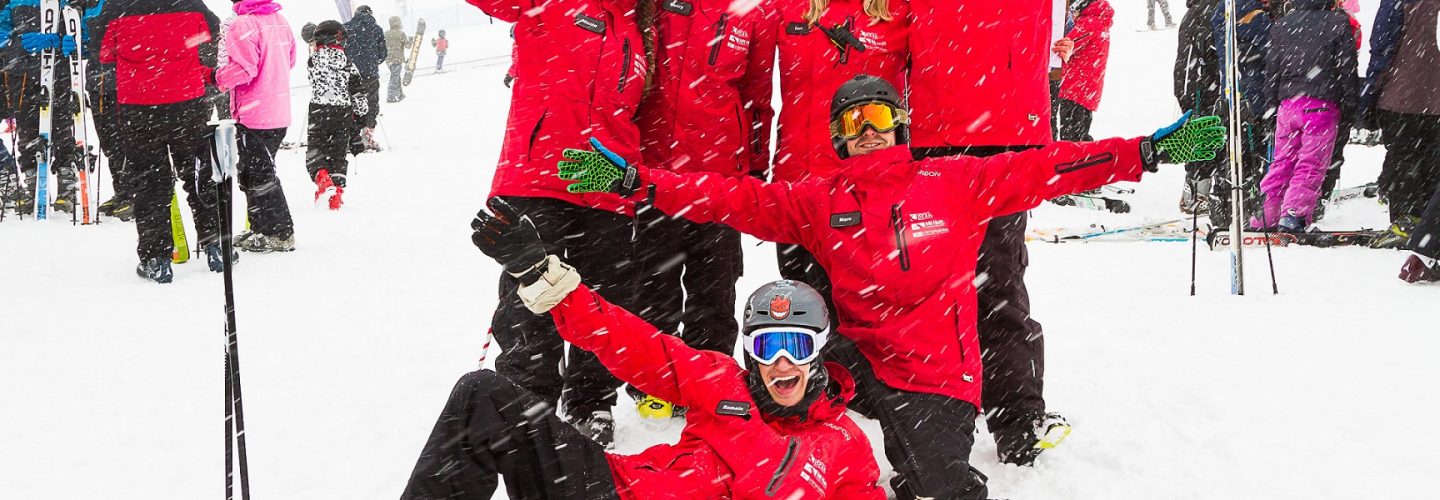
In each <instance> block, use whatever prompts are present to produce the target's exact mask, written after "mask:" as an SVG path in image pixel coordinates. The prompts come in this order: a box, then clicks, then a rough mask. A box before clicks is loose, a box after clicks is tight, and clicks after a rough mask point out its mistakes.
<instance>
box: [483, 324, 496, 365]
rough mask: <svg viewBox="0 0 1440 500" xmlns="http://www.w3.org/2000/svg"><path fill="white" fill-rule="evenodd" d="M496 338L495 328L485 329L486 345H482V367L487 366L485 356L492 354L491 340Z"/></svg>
mask: <svg viewBox="0 0 1440 500" xmlns="http://www.w3.org/2000/svg"><path fill="white" fill-rule="evenodd" d="M494 338H495V329H494V328H486V329H485V345H483V346H481V347H480V368H482V369H483V368H485V357H486V356H487V355H489V354H490V341H491V340H493V339H494Z"/></svg>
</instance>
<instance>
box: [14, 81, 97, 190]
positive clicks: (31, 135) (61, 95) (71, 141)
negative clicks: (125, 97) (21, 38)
mask: <svg viewBox="0 0 1440 500" xmlns="http://www.w3.org/2000/svg"><path fill="white" fill-rule="evenodd" d="M35 59H36V60H37V61H38V57H36V58H35ZM27 62H28V61H27ZM16 77H18V78H19V80H20V81H19V82H18V84H17V83H16V82H14V81H11V82H10V85H11V92H14V93H15V97H14V99H13V101H12V102H14V103H15V104H17V107H16V114H15V132H16V141H17V142H18V144H19V146H18V147H16V149H18V151H16V153H15V156H16V160H18V161H19V163H20V171H21V172H23V173H24V175H25V178H26V181H27V185H28V186H29V189H30V191H29V192H30V193H32V194H33V193H34V192H35V172H36V171H37V169H38V168H39V161H40V154H41V153H43V152H45V151H46V147H47V144H46V143H44V142H42V141H41V140H40V108H41V105H42V104H43V100H42V97H43V96H44V92H43V91H42V89H41V87H40V66H39V64H38V63H36V64H33V65H30V64H26V65H25V68H24V70H21V71H16V72H14V73H12V74H10V78H12V79H14V78H16ZM52 89H53V91H52V93H53V95H54V98H53V101H52V104H51V107H50V141H49V143H48V147H49V151H50V158H49V160H50V173H52V174H54V175H55V177H56V182H52V183H50V184H49V187H48V189H49V191H50V194H51V196H57V197H58V196H66V197H68V196H73V195H74V193H75V190H76V187H77V182H78V180H77V173H76V172H77V171H76V165H78V163H79V159H80V155H79V150H78V148H76V147H75V104H76V103H75V94H74V93H72V92H70V65H69V64H67V63H64V62H63V61H62V62H60V63H57V64H56V65H55V83H54V86H53V87H52Z"/></svg>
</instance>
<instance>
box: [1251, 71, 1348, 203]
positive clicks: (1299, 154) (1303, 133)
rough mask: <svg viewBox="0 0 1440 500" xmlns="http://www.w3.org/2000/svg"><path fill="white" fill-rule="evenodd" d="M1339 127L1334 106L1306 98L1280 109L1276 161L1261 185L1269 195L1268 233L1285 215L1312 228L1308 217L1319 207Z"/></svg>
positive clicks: (1337, 111)
mask: <svg viewBox="0 0 1440 500" xmlns="http://www.w3.org/2000/svg"><path fill="white" fill-rule="evenodd" d="M1339 123H1340V108H1339V106H1336V105H1335V103H1333V102H1330V101H1327V100H1324V99H1316V98H1314V97H1309V96H1303V95H1302V96H1297V97H1291V98H1289V99H1286V100H1285V101H1284V102H1282V103H1280V114H1279V116H1278V117H1277V118H1276V123H1275V161H1274V162H1272V163H1271V164H1270V172H1268V173H1266V174H1265V179H1264V180H1262V181H1260V191H1261V192H1263V193H1265V215H1264V217H1265V220H1264V221H1262V223H1263V224H1264V227H1274V226H1275V225H1276V224H1277V223H1279V222H1280V216H1282V215H1285V214H1286V213H1294V214H1295V215H1297V216H1300V217H1303V218H1304V219H1305V221H1306V222H1307V223H1309V222H1312V221H1311V220H1310V215H1311V213H1312V212H1314V211H1315V205H1316V203H1317V202H1319V201H1320V185H1321V184H1323V183H1324V182H1325V171H1326V170H1327V169H1329V168H1330V153H1331V152H1332V151H1334V149H1335V134H1336V133H1338V132H1337V130H1336V127H1337V126H1339Z"/></svg>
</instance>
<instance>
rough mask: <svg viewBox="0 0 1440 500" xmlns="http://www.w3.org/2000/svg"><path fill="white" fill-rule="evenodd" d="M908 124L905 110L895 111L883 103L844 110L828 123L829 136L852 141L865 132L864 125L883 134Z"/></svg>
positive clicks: (869, 103)
mask: <svg viewBox="0 0 1440 500" xmlns="http://www.w3.org/2000/svg"><path fill="white" fill-rule="evenodd" d="M908 123H910V115H909V113H906V112H905V110H903V109H895V107H894V106H891V105H889V104H886V103H883V102H878V101H877V102H867V103H864V104H856V105H854V106H851V107H849V108H845V111H842V112H841V113H840V116H839V117H837V118H835V121H833V122H830V136H831V137H843V138H845V139H854V138H856V137H860V134H862V133H864V132H865V126H866V125H869V126H870V127H872V128H874V129H875V131H876V132H880V133H882V134H883V133H885V132H889V131H891V130H895V127H899V126H900V125H904V124H908Z"/></svg>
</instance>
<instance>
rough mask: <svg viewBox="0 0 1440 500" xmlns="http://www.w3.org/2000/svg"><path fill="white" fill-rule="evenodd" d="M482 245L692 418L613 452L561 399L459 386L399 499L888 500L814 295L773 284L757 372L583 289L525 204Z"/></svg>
mask: <svg viewBox="0 0 1440 500" xmlns="http://www.w3.org/2000/svg"><path fill="white" fill-rule="evenodd" d="M491 210H492V211H494V213H495V215H490V214H487V213H485V212H484V211H481V212H480V213H479V214H476V220H475V222H474V223H473V224H472V226H473V227H474V228H475V234H474V236H473V240H474V242H475V245H476V246H477V247H479V248H480V249H481V251H483V252H485V254H486V255H489V256H490V257H492V258H494V259H495V260H496V261H497V262H499V263H500V264H501V266H502V267H504V269H505V271H506V273H507V274H509V275H511V276H514V277H516V278H517V279H519V280H520V281H521V286H520V288H518V289H517V290H516V293H518V294H520V296H521V297H523V299H522V300H523V301H524V304H525V307H526V308H527V310H528V311H534V312H535V313H537V314H541V315H544V314H545V313H546V312H548V313H549V315H548V316H549V317H545V316H542V317H543V318H545V319H546V320H548V321H553V323H554V324H555V325H556V327H557V328H558V336H559V337H563V338H564V339H565V340H566V341H569V342H570V343H572V344H573V345H575V346H576V347H579V348H583V349H585V350H587V351H589V352H593V353H595V354H596V355H597V356H599V358H600V360H601V362H603V363H604V364H605V367H606V368H608V369H610V370H612V371H614V372H615V374H616V375H618V376H620V378H622V379H624V380H625V381H627V382H630V383H631V384H634V385H635V386H637V387H639V388H640V389H641V390H643V391H645V392H647V393H650V394H656V395H659V396H661V397H663V398H665V399H668V400H670V401H675V402H677V403H680V404H683V405H686V406H689V407H690V408H691V410H690V412H689V417H688V420H687V422H686V424H687V425H686V426H685V429H684V431H682V433H681V435H680V439H679V441H677V442H676V443H675V444H673V445H670V444H662V445H656V446H653V447H650V448H648V449H646V450H644V451H642V452H640V453H639V454H636V455H615V454H609V453H605V446H604V445H602V444H600V443H597V442H595V441H594V440H592V439H586V437H585V436H582V435H580V434H579V433H577V432H575V431H574V430H573V429H571V428H570V427H569V426H567V425H566V424H565V423H564V422H563V421H561V420H560V419H559V418H557V417H555V415H554V414H552V413H551V412H550V411H549V410H550V407H549V402H548V401H546V400H545V399H543V398H541V397H538V396H536V395H535V394H533V393H531V392H530V391H527V390H525V388H524V387H523V386H520V385H518V384H516V383H515V382H513V381H511V380H509V379H508V378H506V377H504V376H501V375H498V374H496V373H495V372H492V371H488V370H481V371H476V372H472V373H468V374H466V375H464V376H463V377H461V378H460V381H459V382H457V383H456V384H455V389H454V390H453V391H451V393H450V399H449V401H448V402H447V403H446V405H445V409H444V410H443V411H442V412H441V414H440V418H439V419H438V420H437V421H436V422H435V428H434V430H433V431H431V433H430V439H429V440H428V441H426V443H425V448H424V449H423V450H422V451H421V454H420V458H419V460H418V461H417V463H416V464H415V469H414V471H413V472H412V473H411V475H410V483H409V484H408V485H407V486H406V487H405V492H404V494H402V495H401V497H400V498H402V499H405V500H429V499H439V498H476V499H479V498H490V497H491V496H493V495H494V492H495V489H496V486H497V483H498V482H499V478H498V477H497V476H504V479H505V490H506V493H507V494H508V495H509V497H510V498H517V499H518V498H526V499H529V498H554V499H560V498H566V499H571V498H573V499H626V500H631V499H633V500H647V499H654V498H681V497H683V498H736V499H761V498H765V499H770V498H789V499H798V498H835V499H853V500H883V499H884V498H885V491H884V490H882V489H881V488H880V487H879V486H878V485H877V484H876V482H877V481H878V480H879V475H880V474H879V472H880V471H879V467H878V466H876V464H875V459H874V455H872V449H871V448H870V443H869V440H867V439H866V437H865V434H864V433H863V432H861V431H860V428H859V427H857V426H856V425H855V422H854V421H852V420H851V419H850V417H849V416H847V415H846V414H845V405H846V403H847V402H848V401H849V399H850V398H851V397H852V396H853V395H854V393H855V392H854V389H855V382H854V379H853V378H852V377H851V376H850V374H849V373H848V372H846V371H845V369H844V368H842V367H841V366H840V365H838V364H835V363H824V359H823V358H824V356H823V355H822V353H821V348H822V347H823V346H824V345H825V343H826V341H827V339H828V338H829V337H830V336H831V335H830V321H829V319H828V311H827V310H826V309H825V300H824V299H823V298H821V297H820V294H818V293H816V292H815V290H814V289H811V288H810V287H808V286H805V285H804V284H803V283H797V282H793V281H776V282H772V283H769V284H766V285H764V286H762V287H760V289H758V290H756V291H755V293H753V294H751V295H750V298H749V299H748V300H747V301H746V304H747V305H746V308H745V317H744V332H743V338H744V339H745V347H744V351H745V354H744V355H743V356H744V365H745V366H744V369H742V368H741V367H740V366H738V365H737V364H736V362H735V358H733V357H732V356H730V355H728V354H721V353H716V352H712V351H701V350H696V349H694V348H691V347H689V346H686V345H685V343H684V342H681V341H680V340H679V339H676V338H674V337H671V336H669V335H666V334H664V333H662V332H664V330H660V329H658V328H657V327H656V326H654V325H651V324H650V323H646V322H645V321H644V320H642V319H640V318H639V317H637V316H636V315H634V314H633V313H631V312H629V311H627V310H625V309H623V308H621V307H619V306H616V305H614V304H612V303H610V302H609V301H607V300H605V298H603V297H601V296H600V295H599V294H597V293H595V292H594V291H592V290H590V289H589V288H587V287H585V285H583V284H581V276H580V274H579V272H577V271H576V270H575V269H574V268H572V267H570V266H569V265H567V264H566V263H564V262H563V261H561V260H560V258H559V257H557V256H555V255H546V251H547V249H548V247H547V246H546V245H543V244H542V243H541V241H540V235H539V234H538V232H537V231H536V230H535V226H534V225H533V224H530V223H529V219H528V218H523V217H522V216H521V214H520V213H519V212H516V211H515V209H514V207H510V206H509V205H507V204H504V203H503V202H500V203H495V202H493V201H492V203H491Z"/></svg>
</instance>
